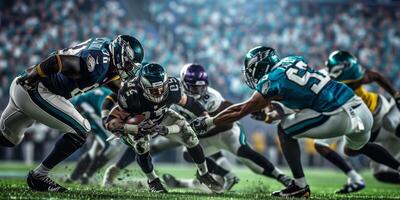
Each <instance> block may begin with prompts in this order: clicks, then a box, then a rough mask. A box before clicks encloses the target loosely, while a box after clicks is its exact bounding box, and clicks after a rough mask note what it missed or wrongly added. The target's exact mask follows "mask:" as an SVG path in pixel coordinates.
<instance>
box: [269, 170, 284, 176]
mask: <svg viewBox="0 0 400 200" xmlns="http://www.w3.org/2000/svg"><path fill="white" fill-rule="evenodd" d="M271 174H272V176H273V177H275V178H278V177H279V176H281V175H284V174H283V172H282V171H281V170H280V169H278V168H275V169H274V170H273V171H272V173H271Z"/></svg>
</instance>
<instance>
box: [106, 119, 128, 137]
mask: <svg viewBox="0 0 400 200" xmlns="http://www.w3.org/2000/svg"><path fill="white" fill-rule="evenodd" d="M106 128H107V130H109V131H110V132H111V133H113V134H114V135H116V136H118V137H120V136H121V135H123V134H124V124H123V123H121V122H120V121H119V120H117V119H113V120H111V121H110V122H108V123H107V124H106Z"/></svg>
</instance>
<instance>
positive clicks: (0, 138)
mask: <svg viewBox="0 0 400 200" xmlns="http://www.w3.org/2000/svg"><path fill="white" fill-rule="evenodd" d="M0 146H2V147H15V146H16V144H14V143H12V142H11V141H10V140H8V139H7V138H6V137H5V136H4V133H3V132H2V131H0Z"/></svg>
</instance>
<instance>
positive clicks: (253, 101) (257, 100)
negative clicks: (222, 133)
mask: <svg viewBox="0 0 400 200" xmlns="http://www.w3.org/2000/svg"><path fill="white" fill-rule="evenodd" d="M269 102H270V100H269V99H267V98H265V97H264V96H262V95H261V94H260V93H258V92H255V93H254V94H253V95H252V96H251V98H250V99H248V100H247V101H245V102H243V103H239V104H234V105H232V106H230V107H228V108H226V109H225V110H223V111H222V112H220V113H219V114H217V115H216V116H215V117H209V118H197V119H196V120H194V121H193V122H192V123H191V126H192V128H193V129H194V130H195V131H196V132H197V133H203V132H205V131H207V130H209V129H210V128H212V127H214V126H219V125H224V124H228V123H233V122H235V121H238V120H239V119H241V118H243V117H244V116H246V115H248V114H250V113H253V112H256V111H258V110H261V109H262V108H265V107H266V106H267V105H269Z"/></svg>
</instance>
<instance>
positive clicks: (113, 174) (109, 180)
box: [102, 165, 121, 187]
mask: <svg viewBox="0 0 400 200" xmlns="http://www.w3.org/2000/svg"><path fill="white" fill-rule="evenodd" d="M120 171H121V169H119V168H118V167H116V166H115V165H111V166H110V167H108V168H107V169H106V172H105V173H104V179H103V185H102V186H103V187H112V186H113V185H114V180H115V178H117V176H118V174H119V172H120Z"/></svg>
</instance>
